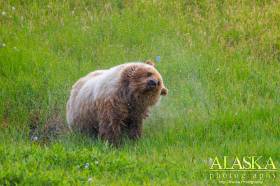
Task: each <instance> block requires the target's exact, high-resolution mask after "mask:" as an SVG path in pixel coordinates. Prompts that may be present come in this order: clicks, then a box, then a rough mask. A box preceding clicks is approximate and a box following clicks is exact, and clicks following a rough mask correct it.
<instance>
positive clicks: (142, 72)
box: [68, 61, 167, 145]
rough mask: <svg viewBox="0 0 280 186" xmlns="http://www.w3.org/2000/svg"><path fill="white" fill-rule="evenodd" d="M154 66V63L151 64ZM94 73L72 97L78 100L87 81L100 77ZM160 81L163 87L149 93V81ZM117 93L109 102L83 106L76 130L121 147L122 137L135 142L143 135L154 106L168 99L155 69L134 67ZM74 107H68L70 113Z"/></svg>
mask: <svg viewBox="0 0 280 186" xmlns="http://www.w3.org/2000/svg"><path fill="white" fill-rule="evenodd" d="M148 64H150V65H152V64H153V66H154V63H152V64H151V63H150V61H149V63H148ZM99 72H100V73H102V71H98V72H93V73H91V74H89V75H88V76H86V77H85V78H82V79H80V80H79V81H78V82H77V83H76V84H75V85H74V86H73V90H72V94H71V96H74V99H75V97H76V96H77V94H78V91H79V90H80V89H81V87H82V86H83V84H84V83H85V81H86V79H87V78H90V76H92V77H93V76H96V75H99V74H100V73H99ZM150 79H153V80H158V81H159V84H157V86H156V87H155V88H153V89H152V90H150V89H148V90H147V81H148V80H150ZM117 87H118V88H117V90H116V91H115V92H114V94H112V95H111V96H110V97H109V98H107V97H106V98H104V99H99V100H94V101H93V102H91V101H90V100H88V101H87V102H83V103H82V104H80V105H79V113H78V114H77V116H76V117H75V118H74V124H73V127H72V128H73V129H76V130H79V131H81V132H83V133H87V134H89V135H94V136H99V137H100V138H101V139H103V140H106V141H108V142H109V143H111V144H114V145H118V144H119V143H120V139H121V136H122V135H123V134H127V135H128V137H129V138H131V139H138V138H139V137H141V135H142V125H143V124H142V121H143V119H145V118H146V117H147V115H148V108H149V107H150V106H152V105H154V104H155V103H156V102H157V101H158V100H159V97H160V95H167V89H166V88H165V87H164V85H163V81H162V79H161V76H160V74H159V73H158V72H157V71H156V70H155V69H154V68H146V67H145V66H142V65H139V64H138V65H137V64H131V65H129V66H128V67H126V68H125V69H123V71H122V73H121V77H120V80H119V81H118V86H117ZM69 107H71V105H69V103H68V109H70V108H69Z"/></svg>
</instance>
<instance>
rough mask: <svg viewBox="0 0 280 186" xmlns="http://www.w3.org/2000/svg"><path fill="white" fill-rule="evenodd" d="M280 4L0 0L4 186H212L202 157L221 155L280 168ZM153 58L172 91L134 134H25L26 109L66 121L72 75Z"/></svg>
mask: <svg viewBox="0 0 280 186" xmlns="http://www.w3.org/2000/svg"><path fill="white" fill-rule="evenodd" d="M13 7H14V8H13ZM279 12H280V3H279V2H277V1H255V2H253V1H240V2H235V1H190V2H189V1H187V2H184V1H182V2H181V1H170V2H169V1H135V2H132V1H131V2H130V1H121V0H118V1H98V0H96V1H80V0H76V1H70V2H68V3H67V2H62V1H53V0H52V1H49V2H47V1H45V2H40V1H12V0H10V1H4V0H2V1H0V87H1V89H0V185H3V184H4V185H5V184H8V185H9V184H11V185H13V184H20V185H84V184H87V183H91V184H93V185H212V184H214V185H215V184H217V182H216V183H215V182H214V183H213V182H212V181H210V180H209V171H208V170H209V168H208V164H207V161H208V159H209V157H215V156H219V157H222V156H225V155H230V156H235V155H237V156H239V157H242V156H249V155H260V156H264V157H272V158H273V160H274V162H275V164H276V166H277V168H278V169H279V168H280V148H279V147H280V125H279V123H280V83H279V82H280V63H279V62H280V37H279V35H280V21H279V20H280V14H279ZM157 55H160V56H161V61H160V62H159V63H158V64H157V68H158V69H159V71H160V72H161V73H162V76H163V78H164V81H165V84H166V86H167V88H168V89H169V95H168V97H166V98H163V99H162V100H161V104H160V105H159V106H157V107H155V108H154V109H153V111H152V114H151V117H150V118H149V119H148V120H146V121H145V127H144V136H143V138H142V139H141V140H139V141H137V142H135V143H133V142H131V141H126V143H125V144H124V146H123V147H122V148H120V149H115V148H111V147H109V146H108V145H106V144H105V143H103V142H100V141H95V140H92V139H90V138H87V137H84V136H78V135H75V134H69V133H65V134H63V135H60V136H59V137H58V138H56V139H53V140H51V141H48V142H47V143H43V142H41V139H39V141H38V142H32V141H31V140H30V136H29V127H30V125H32V124H33V123H32V122H34V117H35V118H37V119H35V120H36V123H37V124H39V125H40V126H42V127H43V126H44V125H45V124H46V123H48V121H49V119H50V118H52V117H53V116H54V115H55V114H58V117H59V118H60V120H63V121H65V105H66V101H67V98H68V96H69V91H70V88H71V86H72V84H73V83H74V82H75V81H76V80H77V79H78V78H79V77H81V76H83V75H85V74H87V73H88V72H90V71H93V70H96V69H103V68H109V67H111V66H114V65H117V64H121V63H124V62H127V61H136V60H141V61H143V60H145V59H154V58H155V56H157ZM86 163H89V167H88V168H86V167H85V164H86ZM279 176H280V175H279V174H278V177H276V179H266V180H265V182H264V183H265V184H267V185H279V184H280V178H279ZM89 179H90V180H91V181H90V182H89Z"/></svg>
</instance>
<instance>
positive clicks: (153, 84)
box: [148, 79, 157, 88]
mask: <svg viewBox="0 0 280 186" xmlns="http://www.w3.org/2000/svg"><path fill="white" fill-rule="evenodd" d="M156 86H157V81H156V80H153V79H150V80H149V81H148V87H150V88H154V87H156Z"/></svg>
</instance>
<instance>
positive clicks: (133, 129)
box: [128, 118, 143, 140]
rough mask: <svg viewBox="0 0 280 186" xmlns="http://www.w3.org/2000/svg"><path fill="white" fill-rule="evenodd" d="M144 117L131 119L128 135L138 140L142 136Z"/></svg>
mask: <svg viewBox="0 0 280 186" xmlns="http://www.w3.org/2000/svg"><path fill="white" fill-rule="evenodd" d="M142 125H143V124H142V119H140V118H136V119H132V120H130V123H129V127H128V137H129V138H130V139H133V140H136V139H138V138H140V137H141V136H142Z"/></svg>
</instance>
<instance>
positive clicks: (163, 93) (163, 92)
mask: <svg viewBox="0 0 280 186" xmlns="http://www.w3.org/2000/svg"><path fill="white" fill-rule="evenodd" d="M167 94H168V89H167V88H165V87H163V88H162V89H161V92H160V95H162V96H167Z"/></svg>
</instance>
